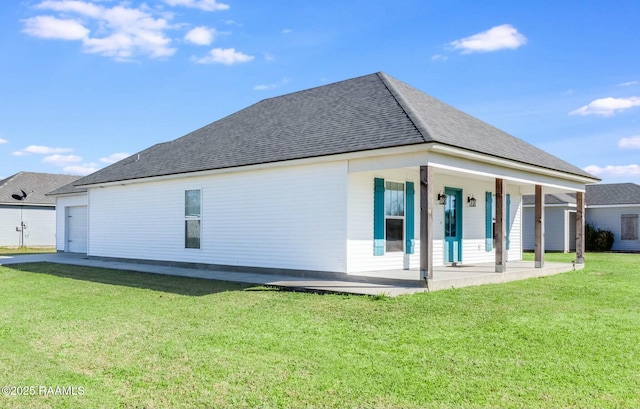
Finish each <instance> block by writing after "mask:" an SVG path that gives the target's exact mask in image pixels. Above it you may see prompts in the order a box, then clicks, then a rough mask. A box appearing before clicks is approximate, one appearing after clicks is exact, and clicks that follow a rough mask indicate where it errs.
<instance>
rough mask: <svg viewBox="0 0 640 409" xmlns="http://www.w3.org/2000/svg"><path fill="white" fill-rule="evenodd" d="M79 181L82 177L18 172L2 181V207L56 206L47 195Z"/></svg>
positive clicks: (0, 192) (0, 185)
mask: <svg viewBox="0 0 640 409" xmlns="http://www.w3.org/2000/svg"><path fill="white" fill-rule="evenodd" d="M78 179H80V176H72V175H58V174H51V173H37V172H18V173H16V174H15V175H13V176H9V177H8V178H6V179H3V180H0V205H23V206H55V203H56V199H55V198H54V197H51V196H46V194H47V193H49V192H51V191H52V190H55V189H58V188H59V187H61V186H65V185H68V184H70V183H73V182H75V181H77V180H78ZM14 195H16V197H14ZM18 198H20V199H18Z"/></svg>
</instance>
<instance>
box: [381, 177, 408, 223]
mask: <svg viewBox="0 0 640 409" xmlns="http://www.w3.org/2000/svg"><path fill="white" fill-rule="evenodd" d="M384 212H385V215H387V216H404V183H396V182H386V184H385V191H384Z"/></svg>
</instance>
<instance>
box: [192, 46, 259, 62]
mask: <svg viewBox="0 0 640 409" xmlns="http://www.w3.org/2000/svg"><path fill="white" fill-rule="evenodd" d="M253 58H254V57H253V56H251V55H247V54H243V53H241V52H239V51H236V49H235V48H225V49H222V48H214V49H213V50H211V51H209V54H208V55H206V56H204V57H202V58H196V57H193V58H192V60H193V61H194V62H196V63H198V64H214V63H218V64H225V65H232V64H237V63H242V62H248V61H251V60H253Z"/></svg>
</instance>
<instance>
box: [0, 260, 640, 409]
mask: <svg viewBox="0 0 640 409" xmlns="http://www.w3.org/2000/svg"><path fill="white" fill-rule="evenodd" d="M571 257H572V256H571V255H562V254H558V255H554V254H551V255H547V260H549V261H552V260H557V259H562V260H564V261H566V260H568V261H570V260H572V258H571ZM586 259H587V267H586V268H585V269H584V270H582V271H576V272H571V273H566V274H560V275H556V276H553V277H546V278H540V279H531V280H526V281H519V282H512V283H508V284H500V285H487V286H481V287H471V288H464V289H455V290H446V291H439V292H434V293H422V294H416V295H411V296H401V297H396V298H386V297H363V296H344V295H326V294H325V295H319V294H311V293H300V292H286V291H277V290H272V289H268V288H260V287H257V288H256V287H250V286H246V285H241V284H231V283H222V282H214V281H206V280H199V279H190V278H181V277H167V276H161V275H158V276H156V275H150V274H142V273H128V272H122V271H112V270H99V269H89V268H82V267H72V266H63V265H53V264H44V263H42V264H30V265H22V266H13V267H12V268H5V267H0V345H2V347H1V348H0V385H3V386H4V385H14V386H35V387H36V388H37V387H38V386H53V387H56V386H65V387H68V386H74V387H80V386H81V387H82V388H83V392H84V394H82V395H76V396H45V395H41V396H39V390H38V389H36V394H35V396H0V407H33V408H38V407H56V408H64V407H69V408H71V407H136V408H141V407H146V408H162V407H171V408H174V407H175V408H179V407H225V408H228V407H234V408H235V407H261V408H300V407H306V408H320V407H334V408H353V407H359V408H361V407H376V408H392V407H393V408H395V407H397V408H458V407H465V408H480V407H487V408H498V407H500V408H502V407H505V408H507V407H509V408H521V407H527V408H580V407H589V408H595V407H598V408H632V407H635V408H637V407H640V359H638V357H640V255H630V254H587V257H586ZM76 391H77V390H76Z"/></svg>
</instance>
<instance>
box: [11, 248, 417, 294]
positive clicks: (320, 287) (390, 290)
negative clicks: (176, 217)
mask: <svg viewBox="0 0 640 409" xmlns="http://www.w3.org/2000/svg"><path fill="white" fill-rule="evenodd" d="M37 262H49V263H58V264H72V265H77V266H86V267H100V268H110V269H114V270H127V271H140V272H144V273H152V274H165V275H173V276H182V277H195V278H204V279H209V280H219V281H231V282H240V283H250V284H258V285H266V286H275V287H285V288H291V289H301V290H311V291H323V292H333V293H346V294H361V295H379V294H384V295H388V296H397V295H402V294H413V293H417V292H423V291H428V290H427V288H424V287H417V286H416V287H411V286H398V285H387V284H373V283H363V282H355V281H340V280H331V279H321V278H306V277H292V276H286V275H274V274H256V273H241V272H230V271H216V270H204V269H195V268H184V267H173V266H165V265H155V264H144V263H134V262H122V261H112V260H105V259H96V258H88V257H87V256H85V255H81V254H71V253H48V254H25V255H19V256H0V265H11V264H21V263H37Z"/></svg>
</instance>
